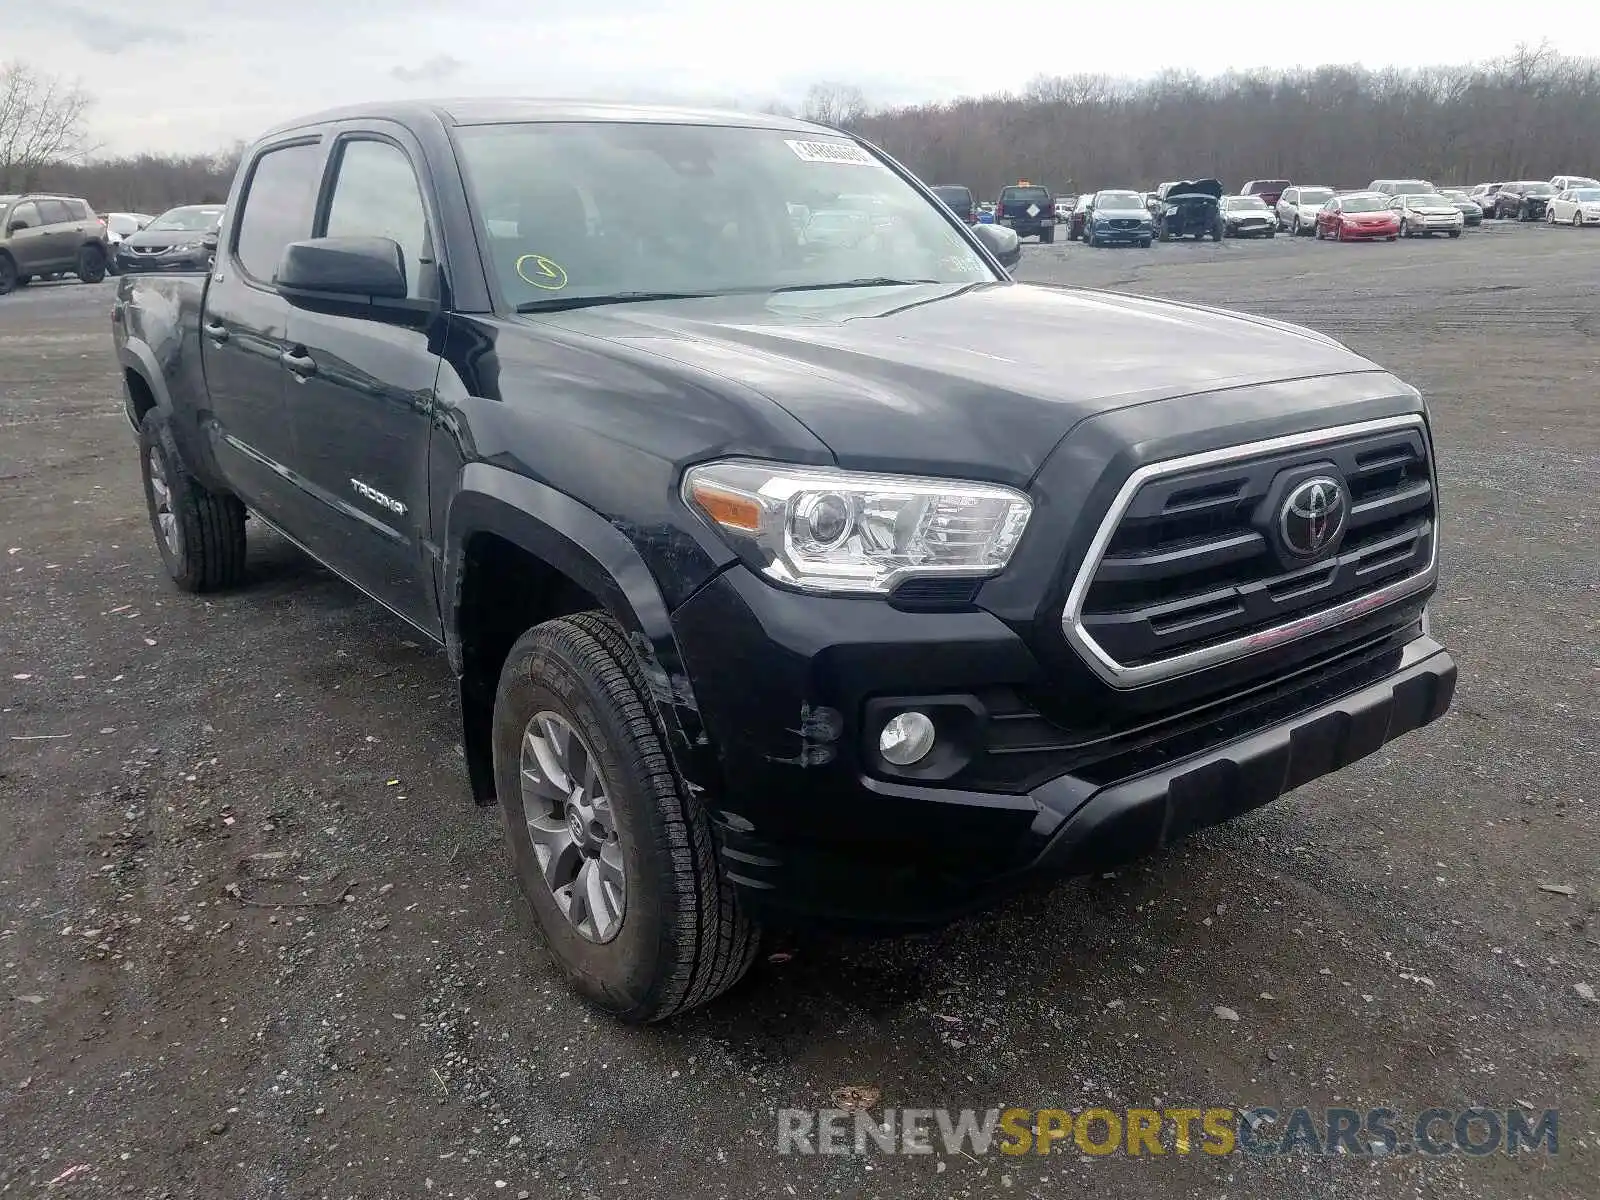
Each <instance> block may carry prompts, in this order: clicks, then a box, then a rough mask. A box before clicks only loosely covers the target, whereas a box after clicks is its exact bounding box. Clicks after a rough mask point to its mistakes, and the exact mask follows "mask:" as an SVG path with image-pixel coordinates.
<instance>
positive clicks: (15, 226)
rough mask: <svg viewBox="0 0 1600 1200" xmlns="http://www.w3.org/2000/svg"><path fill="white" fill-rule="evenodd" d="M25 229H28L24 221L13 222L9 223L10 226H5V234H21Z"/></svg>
mask: <svg viewBox="0 0 1600 1200" xmlns="http://www.w3.org/2000/svg"><path fill="white" fill-rule="evenodd" d="M27 227H28V223H27V222H26V221H13V222H11V224H9V225H7V226H6V232H7V233H8V234H10V233H21V232H22V231H23V230H24V229H26V228H27Z"/></svg>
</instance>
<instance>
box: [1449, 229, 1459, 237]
mask: <svg viewBox="0 0 1600 1200" xmlns="http://www.w3.org/2000/svg"><path fill="white" fill-rule="evenodd" d="M1450 236H1451V237H1453V238H1458V237H1460V236H1461V230H1459V229H1452V230H1451V231H1450Z"/></svg>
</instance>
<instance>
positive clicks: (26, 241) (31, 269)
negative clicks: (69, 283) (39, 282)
mask: <svg viewBox="0 0 1600 1200" xmlns="http://www.w3.org/2000/svg"><path fill="white" fill-rule="evenodd" d="M6 228H7V229H8V230H9V236H8V238H7V241H6V249H7V250H9V251H10V253H11V258H12V260H13V261H14V262H15V263H16V264H17V274H18V275H42V274H44V273H45V272H46V271H53V270H57V269H59V268H57V266H56V264H55V251H54V249H53V248H52V246H51V243H50V231H49V230H48V229H46V228H45V227H44V218H43V217H41V216H40V215H39V206H38V204H36V203H34V202H33V201H32V200H25V201H23V202H22V203H21V204H17V205H13V206H12V209H11V212H10V213H9V214H8V215H7V216H6Z"/></svg>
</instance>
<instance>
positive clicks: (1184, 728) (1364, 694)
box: [673, 567, 1456, 929]
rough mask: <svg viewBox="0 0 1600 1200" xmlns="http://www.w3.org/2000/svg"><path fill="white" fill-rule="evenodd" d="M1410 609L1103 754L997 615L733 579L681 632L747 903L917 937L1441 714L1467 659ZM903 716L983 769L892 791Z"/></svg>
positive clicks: (1108, 742)
mask: <svg viewBox="0 0 1600 1200" xmlns="http://www.w3.org/2000/svg"><path fill="white" fill-rule="evenodd" d="M1401 607H1402V608H1403V609H1404V611H1403V612H1391V613H1389V614H1387V616H1386V617H1385V618H1384V620H1383V621H1378V622H1376V623H1375V624H1374V625H1373V626H1372V628H1371V629H1370V630H1368V631H1365V632H1362V633H1360V634H1359V640H1357V637H1358V635H1357V634H1356V633H1354V632H1352V633H1351V634H1350V635H1349V637H1348V638H1347V639H1346V640H1345V641H1344V642H1342V643H1341V644H1340V646H1339V647H1338V648H1337V649H1335V650H1330V651H1329V653H1328V654H1326V655H1325V656H1323V658H1321V659H1318V660H1317V661H1316V662H1315V663H1314V664H1312V665H1308V666H1304V667H1302V668H1300V669H1297V670H1296V671H1294V672H1292V673H1291V674H1289V675H1286V676H1285V677H1283V678H1279V679H1273V680H1270V681H1269V682H1266V683H1262V684H1258V685H1255V686H1253V687H1250V688H1241V689H1239V690H1238V692H1237V693H1229V694H1227V695H1224V696H1222V697H1220V698H1218V697H1213V698H1211V699H1210V700H1208V701H1206V702H1205V703H1203V704H1197V705H1192V706H1190V707H1189V708H1188V709H1187V710H1186V711H1183V712H1181V713H1168V714H1165V715H1163V716H1161V717H1160V718H1159V719H1157V720H1151V721H1144V722H1143V723H1139V724H1137V725H1136V726H1134V727H1132V728H1130V729H1128V730H1125V731H1124V732H1122V733H1118V734H1116V735H1114V736H1101V737H1097V738H1093V739H1089V740H1083V739H1076V738H1074V737H1068V736H1064V735H1063V731H1062V728H1061V727H1060V726H1058V725H1053V724H1052V722H1053V721H1054V719H1055V718H1052V717H1049V716H1047V715H1045V714H1046V711H1047V709H1048V705H1046V706H1045V707H1039V706H1037V705H1034V706H1031V707H1030V705H1029V704H1027V703H1023V702H1022V700H1020V699H1019V697H1027V696H1029V695H1037V694H1038V693H1039V692H1041V691H1049V690H1050V689H1052V688H1053V687H1054V686H1055V682H1056V681H1055V680H1054V679H1053V677H1052V674H1051V672H1050V671H1048V670H1046V669H1045V668H1044V667H1043V666H1042V665H1041V662H1040V660H1039V659H1038V658H1036V657H1035V655H1034V654H1033V653H1032V652H1031V651H1030V649H1029V647H1028V644H1027V643H1026V642H1025V641H1024V640H1023V639H1022V638H1021V637H1019V636H1018V635H1017V634H1016V633H1015V632H1014V631H1013V630H1012V628H1011V627H1010V626H1009V625H1007V624H1006V623H1004V622H1002V621H1001V620H1000V619H999V618H998V617H996V616H994V615H993V614H991V613H989V612H986V611H984V610H982V609H971V608H969V609H966V610H963V611H952V612H904V611H897V610H896V609H894V608H893V607H891V605H889V604H887V603H885V602H883V601H880V600H853V599H842V598H823V597H817V596H805V595H798V594H795V593H790V592H784V591H780V590H778V589H776V588H772V587H770V586H768V585H767V584H765V583H763V582H762V581H760V580H759V579H757V578H756V577H755V576H754V575H752V574H750V573H749V572H748V571H746V570H745V569H744V568H742V567H734V568H731V569H730V570H728V571H727V572H725V573H724V574H722V575H721V576H719V577H717V578H716V579H714V580H713V581H711V582H710V583H709V584H707V585H706V586H705V587H704V588H702V589H701V590H700V591H699V592H697V593H696V595H695V596H694V597H692V598H691V599H690V600H688V601H687V602H686V603H685V604H684V605H682V606H681V607H680V608H679V609H678V610H677V611H676V612H675V613H674V615H673V624H674V628H675V631H676V633H677V637H678V641H679V645H680V647H681V649H682V651H683V655H684V660H685V664H686V666H687V667H688V669H689V673H690V676H691V678H692V680H693V687H694V694H695V700H696V702H697V704H698V706H699V709H700V715H701V718H702V721H703V722H704V725H705V728H706V730H707V732H708V734H709V735H710V737H711V739H712V740H713V742H714V744H715V746H716V748H717V756H718V759H719V761H720V764H721V767H722V777H721V778H720V779H719V780H718V781H716V788H715V793H716V794H715V795H714V796H711V795H708V800H707V806H708V808H709V809H710V810H711V816H712V820H713V823H714V826H715V827H716V830H717V836H718V843H719V849H720V853H721V862H722V869H723V871H724V873H725V874H726V876H727V878H728V879H729V880H730V881H731V882H732V883H733V884H734V885H735V886H736V887H737V888H738V890H739V892H740V894H741V898H742V901H743V902H744V903H745V904H746V905H747V906H748V907H749V908H750V909H751V910H752V911H754V912H758V913H761V914H763V915H764V916H765V917H767V918H768V919H769V920H771V919H776V920H778V921H780V922H781V921H783V920H790V919H800V920H803V921H805V922H808V923H809V922H819V921H820V922H837V923H843V924H846V925H850V926H862V925H866V926H870V927H877V928H893V929H904V928H914V927H917V926H922V925H927V924H937V923H943V922H945V921H948V920H951V919H953V918H956V917H959V916H961V915H962V914H964V913H967V912H971V911H973V910H975V909H979V908H982V907H985V906H987V905H989V904H991V903H993V902H994V901H995V900H996V899H998V898H1000V897H1002V896H1004V895H1006V894H1008V893H1010V892H1013V891H1015V890H1017V889H1018V888H1020V887H1023V886H1026V885H1028V884H1029V883H1030V882H1034V881H1050V880H1054V879H1058V878H1061V877H1066V876H1072V875H1081V874H1086V873H1090V872H1094V871H1097V870H1103V869H1106V868H1108V867H1112V866H1115V865H1117V864H1120V863H1124V862H1127V861H1129V860H1130V859H1133V858H1137V857H1140V856H1142V855H1144V854H1148V853H1150V852H1153V851H1155V850H1158V849H1160V848H1162V847H1164V846H1166V845H1169V844H1170V843H1172V842H1174V841H1176V840H1177V839H1178V838H1180V837H1182V836H1184V835H1186V834H1188V833H1191V832H1193V831H1195V830H1197V829H1200V828H1203V827H1205V826H1208V825H1212V824H1216V823H1218V822H1220V821H1225V820H1228V819H1229V818H1231V817H1233V816H1235V815H1238V814H1239V813H1242V812H1245V811H1248V810H1249V809H1252V808H1256V807H1259V806H1261V805H1263V804H1266V803H1268V802H1270V801H1272V800H1274V799H1276V798H1277V797H1278V796H1280V795H1282V794H1283V793H1284V792H1287V791H1289V790H1291V789H1292V788H1295V787H1298V786H1300V785H1301V784H1303V783H1306V782H1308V781H1309V780H1311V779H1314V778H1316V777H1318V776H1320V775H1324V774H1327V773H1329V772H1332V771H1335V770H1338V769H1340V768H1341V767H1343V766H1345V765H1347V764H1348V763H1351V762H1354V761H1355V760H1356V759H1358V758H1361V757H1362V756H1364V755H1367V754H1370V753H1372V752H1373V751H1374V750H1376V749H1377V748H1378V747H1380V746H1382V745H1383V744H1384V743H1386V742H1388V741H1391V740H1393V739H1394V738H1397V737H1399V736H1401V735H1402V734H1404V733H1406V732H1408V731H1410V730H1412V729H1415V728H1418V727H1419V726H1421V725H1424V724H1427V723H1428V722H1430V721H1432V720H1434V719H1436V718H1437V717H1439V716H1440V715H1442V714H1443V713H1444V712H1445V711H1446V709H1447V708H1448V707H1449V704H1450V699H1451V696H1452V693H1453V689H1454V682H1455V676H1456V668H1455V665H1454V663H1453V662H1452V661H1451V659H1450V657H1449V655H1448V654H1447V653H1446V651H1445V650H1444V648H1443V647H1442V646H1440V645H1439V644H1438V643H1437V642H1434V641H1433V640H1432V639H1431V638H1430V637H1428V636H1427V634H1426V632H1425V630H1424V628H1423V625H1422V618H1421V600H1420V598H1419V599H1418V600H1417V602H1416V604H1415V606H1414V607H1411V606H1401ZM905 708H917V709H920V710H923V711H927V712H929V713H930V714H932V715H933V716H934V717H935V721H936V724H937V725H938V726H939V729H940V736H941V738H942V739H944V742H945V743H948V744H950V745H952V746H954V747H955V748H956V752H957V754H958V756H959V754H961V753H963V752H965V750H967V749H971V750H972V754H971V756H970V759H969V761H974V760H978V759H980V758H982V760H983V761H984V762H985V763H986V764H990V765H986V766H985V767H984V769H983V770H978V771H976V772H975V771H974V770H973V769H971V768H967V769H961V768H955V769H946V768H947V767H948V766H949V764H943V765H941V764H939V763H931V765H930V768H929V769H928V770H926V771H921V773H920V775H919V774H918V770H920V764H919V768H918V770H908V771H905V772H900V773H899V774H898V776H896V774H895V773H894V772H893V770H892V769H886V768H885V766H884V764H883V763H882V762H881V760H878V759H877V758H876V755H875V745H876V731H877V730H878V729H879V728H880V727H881V725H882V722H883V720H884V719H886V718H885V717H884V716H883V715H882V714H883V713H885V712H887V711H889V710H891V709H893V710H903V709H905ZM974 748H975V749H974ZM932 757H933V756H930V761H931V759H932ZM708 782H710V781H708ZM980 785H981V786H980Z"/></svg>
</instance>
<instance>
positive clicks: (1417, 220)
mask: <svg viewBox="0 0 1600 1200" xmlns="http://www.w3.org/2000/svg"><path fill="white" fill-rule="evenodd" d="M1389 207H1390V208H1392V209H1394V211H1395V212H1396V213H1397V214H1398V215H1399V217H1400V236H1401V237H1403V238H1408V237H1432V236H1433V235H1434V234H1436V233H1448V234H1449V235H1450V236H1451V237H1453V238H1454V237H1460V236H1461V227H1462V225H1463V224H1464V223H1465V219H1464V218H1463V217H1462V215H1461V210H1460V209H1459V208H1457V207H1456V205H1455V202H1454V201H1452V200H1450V199H1447V198H1446V197H1444V196H1441V195H1439V194H1438V193H1436V192H1421V193H1407V194H1406V195H1404V196H1396V197H1395V198H1394V199H1393V200H1391V201H1390V202H1389Z"/></svg>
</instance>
